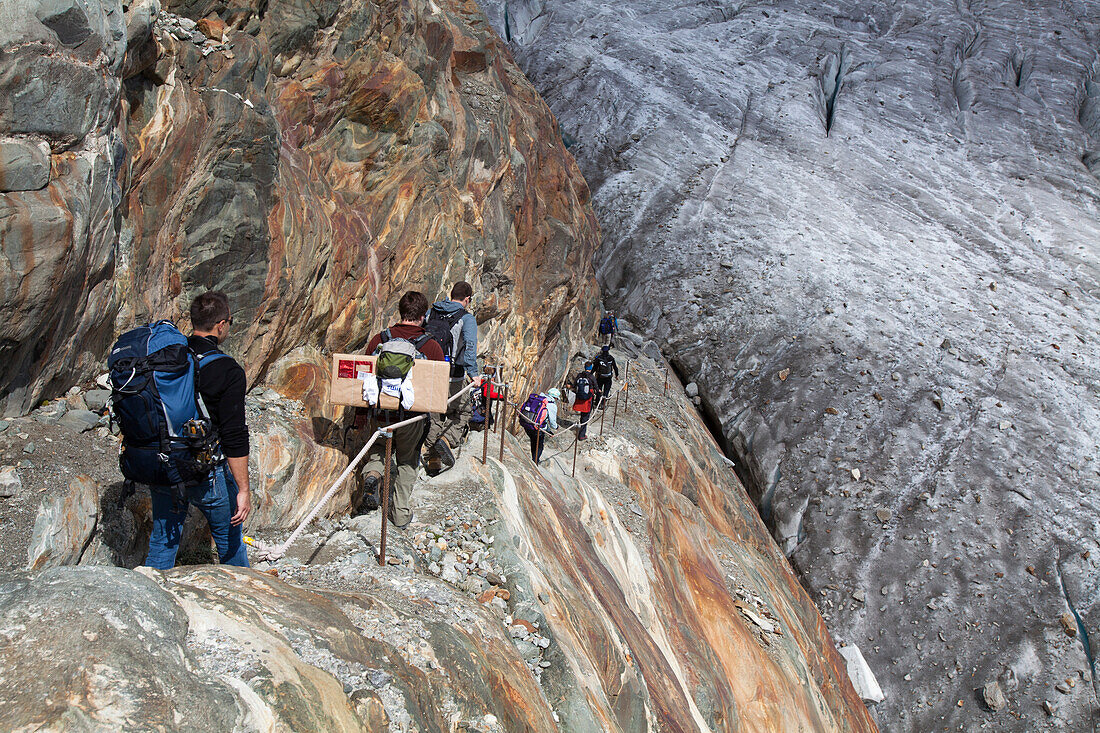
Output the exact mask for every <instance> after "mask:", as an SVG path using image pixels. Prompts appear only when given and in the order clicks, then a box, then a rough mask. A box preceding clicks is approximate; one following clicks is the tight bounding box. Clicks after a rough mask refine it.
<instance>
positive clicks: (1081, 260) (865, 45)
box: [489, 0, 1100, 731]
mask: <svg viewBox="0 0 1100 733" xmlns="http://www.w3.org/2000/svg"><path fill="white" fill-rule="evenodd" d="M489 5H490V7H491V9H492V13H493V15H494V16H495V18H496V20H497V22H498V27H500V28H501V29H502V34H504V35H506V36H507V37H508V38H510V39H511V40H512V42H513V47H514V50H515V52H516V54H517V58H518V60H519V62H520V64H521V66H522V67H523V68H524V70H525V71H526V72H527V73H528V75H529V76H530V77H531V78H532V80H533V81H534V83H535V85H536V86H537V87H538V88H539V89H540V90H541V91H542V92H543V93H544V95H545V96H546V98H547V100H548V102H549V103H550V106H551V108H552V109H553V110H554V111H555V112H556V113H557V114H558V116H559V119H560V121H561V124H562V129H563V132H564V134H566V135H567V136H568V138H570V139H571V140H572V141H573V143H574V146H573V147H572V150H573V152H574V153H575V154H576V155H577V157H578V160H579V162H580V164H581V166H582V170H583V171H584V172H585V174H586V177H587V179H588V181H589V183H590V185H591V186H592V187H593V201H594V205H595V207H596V210H597V213H598V216H599V218H600V223H601V225H602V226H603V229H604V232H605V233H606V239H605V244H604V247H603V249H602V250H601V256H600V275H601V278H602V281H603V284H604V285H605V288H606V292H607V294H608V296H609V297H610V300H611V302H612V304H613V305H615V306H617V307H619V308H621V309H623V310H624V311H626V312H628V313H629V314H630V315H631V317H632V318H634V319H636V320H637V322H639V323H641V324H644V325H645V330H646V331H647V332H648V333H649V334H650V335H652V336H653V337H655V338H656V339H658V340H659V341H660V342H661V343H662V348H663V349H664V350H665V352H666V354H667V355H669V356H670V358H671V359H672V360H673V363H674V364H675V366H676V367H677V369H678V370H680V371H681V372H682V373H683V374H684V375H685V377H686V379H688V380H690V381H697V383H698V386H699V391H700V395H701V398H702V404H703V406H704V409H706V411H707V412H708V414H709V415H710V416H711V418H712V421H713V425H714V427H715V430H716V431H717V432H719V433H720V434H721V435H722V436H723V438H724V439H725V441H726V445H727V448H728V449H729V450H730V452H731V454H732V455H734V456H735V457H736V458H737V460H738V462H739V463H740V464H741V466H740V468H739V470H740V471H741V474H742V477H743V478H744V479H745V480H746V483H747V485H748V487H749V490H750V492H752V493H753V495H754V498H755V499H756V501H757V503H758V505H759V506H760V508H761V512H762V514H763V516H764V517H765V519H766V520H767V522H768V523H769V525H770V527H771V528H772V531H773V533H774V535H775V536H776V538H777V539H778V540H779V541H780V543H781V545H782V547H783V548H784V550H785V551H786V552H787V553H788V554H789V556H790V557H791V560H792V562H793V563H794V564H795V566H796V567H797V568H798V570H799V571H800V574H801V577H802V578H803V580H804V581H805V583H806V584H807V587H808V588H809V589H810V591H811V593H812V595H813V596H814V598H815V599H816V601H817V603H818V604H819V607H820V608H822V609H823V611H824V612H825V614H826V618H827V620H828V622H829V624H830V627H831V629H832V630H833V632H834V634H836V635H837V636H838V637H839V638H840V639H842V640H850V641H857V642H858V643H859V644H860V647H861V648H862V649H863V652H864V656H865V657H866V659H867V662H868V663H869V664H870V666H871V667H872V668H873V669H874V671H875V673H876V674H877V676H878V679H879V681H880V682H882V687H883V690H884V691H885V693H886V700H885V701H884V702H883V703H882V704H881V705H879V706H878V707H877V708H876V715H877V716H878V717H879V720H880V721H881V722H882V723H883V725H884V727H888V728H889V729H891V730H932V729H939V728H941V727H945V726H946V727H949V728H952V729H955V728H960V729H971V727H973V726H976V725H979V724H980V723H979V722H978V721H983V716H985V715H990V714H992V715H994V716H995V717H994V718H993V721H992V722H993V724H994V725H995V727H997V728H998V729H1002V730H1020V731H1025V730H1026V731H1032V730H1040V729H1045V728H1046V727H1050V726H1060V725H1061V726H1066V727H1068V728H1070V729H1077V730H1084V729H1088V728H1090V727H1091V726H1093V725H1095V711H1096V710H1097V709H1098V708H1100V706H1098V704H1097V695H1096V692H1095V686H1094V681H1093V680H1094V677H1095V670H1094V667H1093V660H1092V658H1091V652H1090V649H1092V648H1095V639H1096V632H1097V627H1098V623H1100V596H1098V592H1100V591H1098V590H1097V589H1098V588H1100V584H1098V583H1097V577H1098V573H1097V565H1096V563H1097V560H1098V557H1100V555H1098V551H1100V547H1098V546H1097V536H1098V535H1097V527H1098V522H1100V506H1098V505H1097V498H1096V497H1097V491H1096V489H1097V488H1098V487H1100V471H1098V469H1100V466H1098V465H1097V455H1098V445H1097V436H1098V435H1100V409H1098V407H1097V405H1098V404H1100V402H1098V400H1097V390H1096V385H1097V384H1100V379H1098V377H1100V373H1098V372H1097V367H1096V365H1097V363H1098V357H1100V348H1098V345H1097V344H1098V337H1100V331H1098V329H1097V323H1098V322H1100V306H1098V303H1097V294H1098V293H1100V254H1098V250H1097V245H1096V242H1097V236H1098V234H1100V207H1098V201H1100V183H1098V181H1097V178H1096V174H1097V159H1098V158H1097V154H1096V151H1097V150H1098V149H1100V137H1098V135H1100V127H1098V120H1100V116H1098V112H1097V111H1098V110H1100V106H1098V103H1097V99H1098V97H1097V90H1098V88H1100V87H1098V85H1097V80H1096V79H1097V77H1096V73H1097V68H1098V66H1097V65H1098V63H1100V61H1098V55H1097V52H1098V49H1100V43H1098V41H1097V39H1098V38H1100V25H1098V21H1097V18H1098V17H1100V14H1098V12H1097V11H1098V8H1097V5H1096V3H1094V2H1070V3H1061V4H1057V5H1042V6H1040V5H1027V6H1021V5H1019V4H1017V3H1007V2H967V3H955V2H933V1H929V2H901V3H894V4H890V5H888V6H874V7H871V6H868V5H867V4H865V3H864V4H860V3H851V2H849V3H840V4H835V3H834V4H825V5H821V4H814V3H804V2H792V1H788V2H778V3H774V2H768V3H753V2H748V3H723V2H713V3H679V4H675V3H674V4H671V5H670V4H668V3H663V2H649V1H648V0H638V1H637V2H628V3H625V4H623V3H605V2H599V1H598V0H596V1H594V0H567V1H566V2H558V3H544V2H540V1H536V0H523V1H521V2H508V3H504V4H499V3H490V4H489ZM1063 618H1068V619H1070V623H1068V624H1063V622H1062V619H1063ZM1089 635H1091V636H1092V640H1093V644H1092V645H1091V646H1090V644H1089ZM987 684H990V685H993V684H996V685H999V687H1000V688H1001V689H1003V690H1004V691H1005V699H1006V704H1005V705H1004V706H1003V708H1004V709H1003V710H1001V711H1000V712H996V713H990V712H987V711H988V706H987V705H986V704H985V703H984V702H982V698H981V696H980V695H978V694H977V693H976V692H975V690H976V689H978V688H979V687H982V686H984V685H987ZM1063 689H1064V690H1065V691H1064V692H1063V691H1062V690H1063Z"/></svg>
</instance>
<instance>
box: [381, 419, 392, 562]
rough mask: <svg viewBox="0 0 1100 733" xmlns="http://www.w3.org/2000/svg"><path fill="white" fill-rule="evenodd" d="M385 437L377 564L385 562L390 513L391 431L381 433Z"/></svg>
mask: <svg viewBox="0 0 1100 733" xmlns="http://www.w3.org/2000/svg"><path fill="white" fill-rule="evenodd" d="M383 435H384V436H385V438H386V468H385V474H384V476H383V478H382V537H381V539H380V540H379V542H378V564H379V565H382V566H385V564H386V519H387V517H389V515H390V461H392V460H393V432H386V433H383Z"/></svg>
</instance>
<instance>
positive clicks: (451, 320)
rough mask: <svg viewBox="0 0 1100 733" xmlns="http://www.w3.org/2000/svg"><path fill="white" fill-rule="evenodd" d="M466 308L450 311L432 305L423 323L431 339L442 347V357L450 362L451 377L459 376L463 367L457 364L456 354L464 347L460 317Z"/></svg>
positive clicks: (464, 313)
mask: <svg viewBox="0 0 1100 733" xmlns="http://www.w3.org/2000/svg"><path fill="white" fill-rule="evenodd" d="M464 315H466V310H465V309H463V308H459V309H458V310H456V311H452V312H450V313H448V312H446V311H444V310H442V309H440V308H438V307H437V306H434V305H433V306H432V309H431V311H429V312H428V320H427V321H425V323H424V330H425V331H427V332H428V333H429V334H430V335H431V337H432V338H433V339H435V340H436V341H438V342H439V345H440V346H441V347H442V348H443V357H444V358H445V359H446V360H447V361H449V362H451V377H452V378H455V377H461V376H462V374H463V373H464V371H465V370H464V369H463V368H462V367H461V366H459V364H458V355H459V354H461V353H462V352H463V351H464V350H465V348H466V342H465V340H464V339H463V338H462V317H463V316H464Z"/></svg>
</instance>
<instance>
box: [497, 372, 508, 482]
mask: <svg viewBox="0 0 1100 733" xmlns="http://www.w3.org/2000/svg"><path fill="white" fill-rule="evenodd" d="M507 416H508V385H507V384H506V385H504V401H503V402H501V403H500V456H499V457H498V458H497V460H498V461H500V462H502V463H503V462H504V418H506V417H507Z"/></svg>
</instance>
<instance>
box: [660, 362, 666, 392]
mask: <svg viewBox="0 0 1100 733" xmlns="http://www.w3.org/2000/svg"><path fill="white" fill-rule="evenodd" d="M661 394H668V366H667V365H665V387H664V389H662V390H661Z"/></svg>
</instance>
